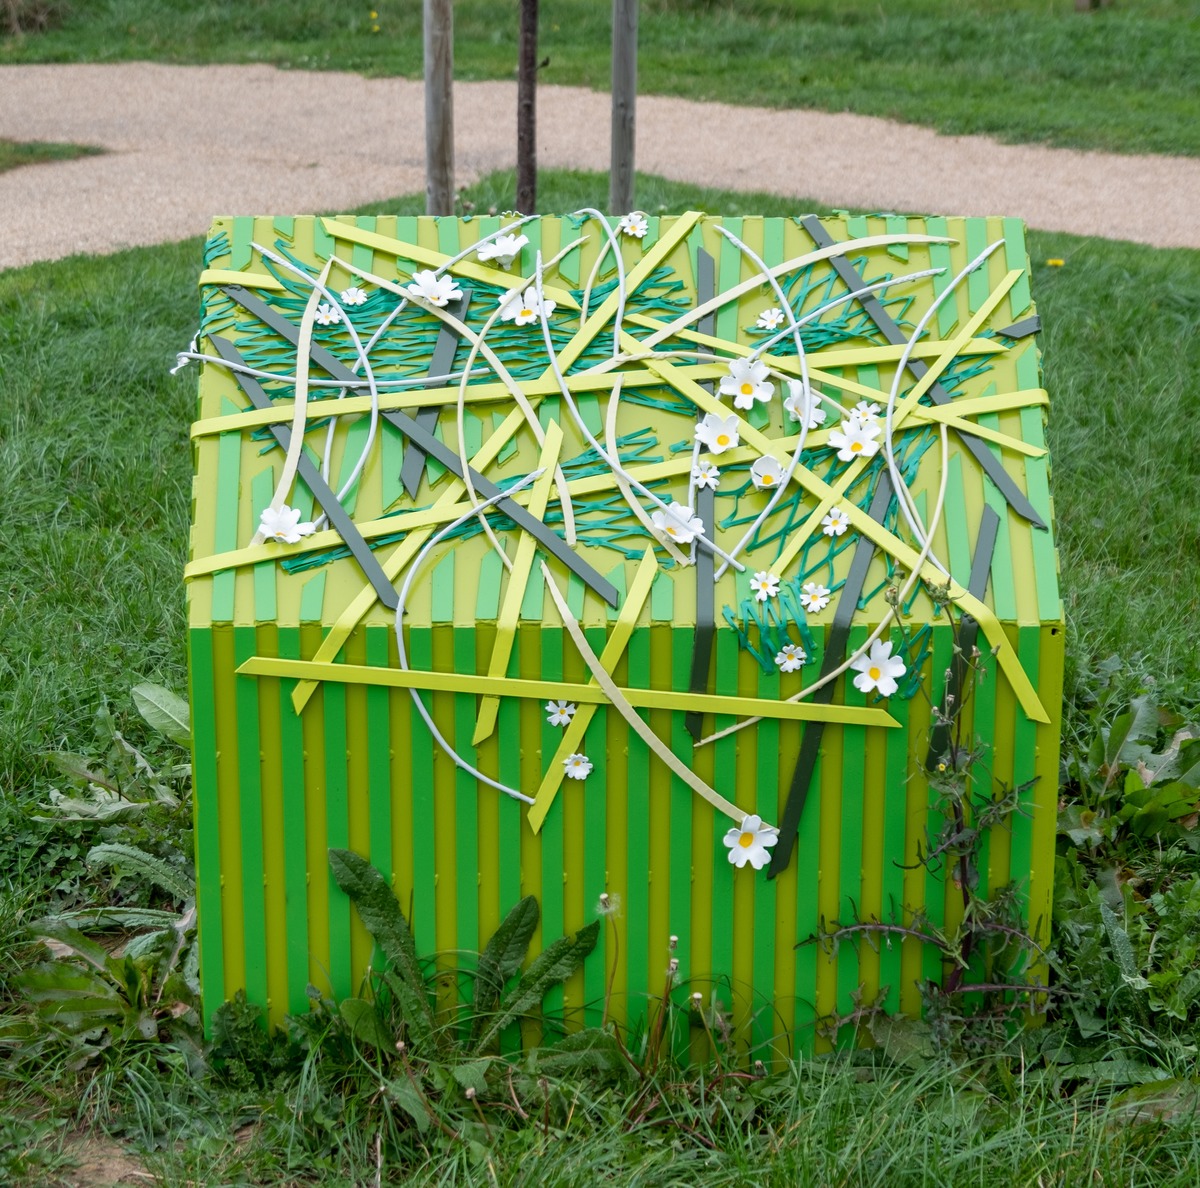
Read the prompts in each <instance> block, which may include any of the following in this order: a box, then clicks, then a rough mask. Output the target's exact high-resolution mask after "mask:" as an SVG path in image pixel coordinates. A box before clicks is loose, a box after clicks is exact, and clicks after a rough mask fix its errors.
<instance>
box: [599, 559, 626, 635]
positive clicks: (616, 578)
mask: <svg viewBox="0 0 1200 1188" xmlns="http://www.w3.org/2000/svg"><path fill="white" fill-rule="evenodd" d="M604 576H605V577H607V578H608V580H609V581H610V582H612V584H613V586H614V587H615V588H616V591H617V593H618V594H619V595H620V597H619V598H618V599H617V605H616V606H610V607H609V608H608V618H609V620H610V621H611V620H613V619H615V618H616V617H617V616H618V615H619V614H620V613H621V607H622V606H624V605H625V563H624V562H621V564H619V565H618V566H617V567H616V568H615V569H613V570H612V571H611V572H610V573H607V574H605V575H604Z"/></svg>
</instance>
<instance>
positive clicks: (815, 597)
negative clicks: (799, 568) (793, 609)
mask: <svg viewBox="0 0 1200 1188" xmlns="http://www.w3.org/2000/svg"><path fill="white" fill-rule="evenodd" d="M829 594H830V590H829V587H828V586H822V585H821V583H820V582H805V583H804V591H803V593H802V594H801V595H800V605H801V606H802V607H804V609H805V610H806V611H809V612H814V613H815V612H816V611H823V610H824V609H825V608H826V607H827V606H828V605H829Z"/></svg>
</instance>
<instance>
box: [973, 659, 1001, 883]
mask: <svg viewBox="0 0 1200 1188" xmlns="http://www.w3.org/2000/svg"><path fill="white" fill-rule="evenodd" d="M980 650H981V651H982V652H983V657H982V659H981V660H980V661H979V665H980V669H979V670H977V671H976V672H975V674H974V675H973V676H971V677H970V678H969V680H970V681H971V694H970V696H971V700H972V702H973V703H974V709H973V715H972V731H971V733H972V736H973V739H974V744H975V747H976V748H977V749H978V751H979V758H978V760H976V762H975V763H974V764H972V766H971V783H972V786H973V790H974V791H975V793H976V794H977V795H978V794H981V793H987V792H990V791H991V790H992V788H993V784H994V777H993V775H992V772H993V770H994V768H995V764H994V761H993V754H994V752H995V746H996V687H997V683H998V681H999V680H1000V675H999V666H998V665H997V663H996V661H995V659H994V658H993V657H991V656H989V655H988V654H987V647H986V643H985V646H984V647H983V648H981V649H980ZM991 842H992V835H991V833H985V834H984V835H983V837H982V839H981V840H980V844H979V854H978V858H977V861H978V863H979V871H978V875H979V882H978V885H977V887H976V891H977V893H978V894H979V895H981V896H984V897H986V896H987V895H988V892H989V886H988V871H989V870H990V869H991V849H992V845H991Z"/></svg>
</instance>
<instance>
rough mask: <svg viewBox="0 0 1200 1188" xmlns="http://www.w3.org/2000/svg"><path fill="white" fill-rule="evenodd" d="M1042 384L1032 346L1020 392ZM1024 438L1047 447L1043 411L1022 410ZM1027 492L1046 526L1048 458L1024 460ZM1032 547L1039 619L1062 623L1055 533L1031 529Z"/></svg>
mask: <svg viewBox="0 0 1200 1188" xmlns="http://www.w3.org/2000/svg"><path fill="white" fill-rule="evenodd" d="M1040 382H1041V369H1040V368H1039V367H1038V358H1037V350H1036V348H1035V347H1033V346H1032V345H1030V346H1029V347H1028V348H1027V349H1026V350H1025V352H1024V353H1023V354H1022V355H1021V357H1020V358H1019V359H1018V360H1017V384H1018V385H1019V386H1020V387H1021V388H1036V387H1037V386H1038V385H1039V383H1040ZM1021 436H1022V437H1023V438H1024V439H1025V441H1027V442H1029V444H1030V445H1036V446H1044V445H1045V444H1046V429H1045V415H1044V414H1043V412H1042V410H1041V409H1040V408H1023V409H1022V410H1021ZM1025 488H1026V492H1027V493H1028V495H1029V501H1030V503H1032V504H1033V506H1034V508H1035V509H1036V511H1037V513H1038V514H1039V515H1040V516H1041V517H1042V519H1043V520H1045V522H1046V523H1047V524H1049V523H1050V522H1051V518H1052V517H1051V514H1050V460H1049V457H1048V456H1046V457H1042V458H1026V459H1025ZM1029 537H1030V541H1031V543H1032V546H1033V572H1034V577H1035V578H1036V580H1037V604H1038V618H1039V619H1041V621H1042V622H1043V623H1057V622H1060V621H1061V620H1062V617H1063V609H1062V598H1061V594H1060V591H1059V588H1058V556H1057V553H1056V551H1055V548H1054V536H1053V533H1052V531H1046V532H1043V531H1042V530H1041V529H1039V528H1031V529H1029Z"/></svg>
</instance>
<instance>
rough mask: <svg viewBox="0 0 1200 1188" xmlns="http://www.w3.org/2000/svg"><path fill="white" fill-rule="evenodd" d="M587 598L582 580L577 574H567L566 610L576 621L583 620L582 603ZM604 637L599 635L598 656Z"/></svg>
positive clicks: (602, 646)
mask: <svg viewBox="0 0 1200 1188" xmlns="http://www.w3.org/2000/svg"><path fill="white" fill-rule="evenodd" d="M586 596H587V586H586V585H585V584H584V581H583V578H581V577H580V576H579V575H578V574H577V573H572V574H569V575H568V577H567V609H568V610H569V611H570V612H571V614H573V615H574V616H575V617H576V618H577V619H581V618H583V602H584V599H585V598H586ZM605 639H606V637H605V635H604V634H603V633H602V634H601V635H600V647H599V648H598V649H597V650H596V655H597V656H598V655H599V654H600V652H602V651H603V650H604V643H605Z"/></svg>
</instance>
